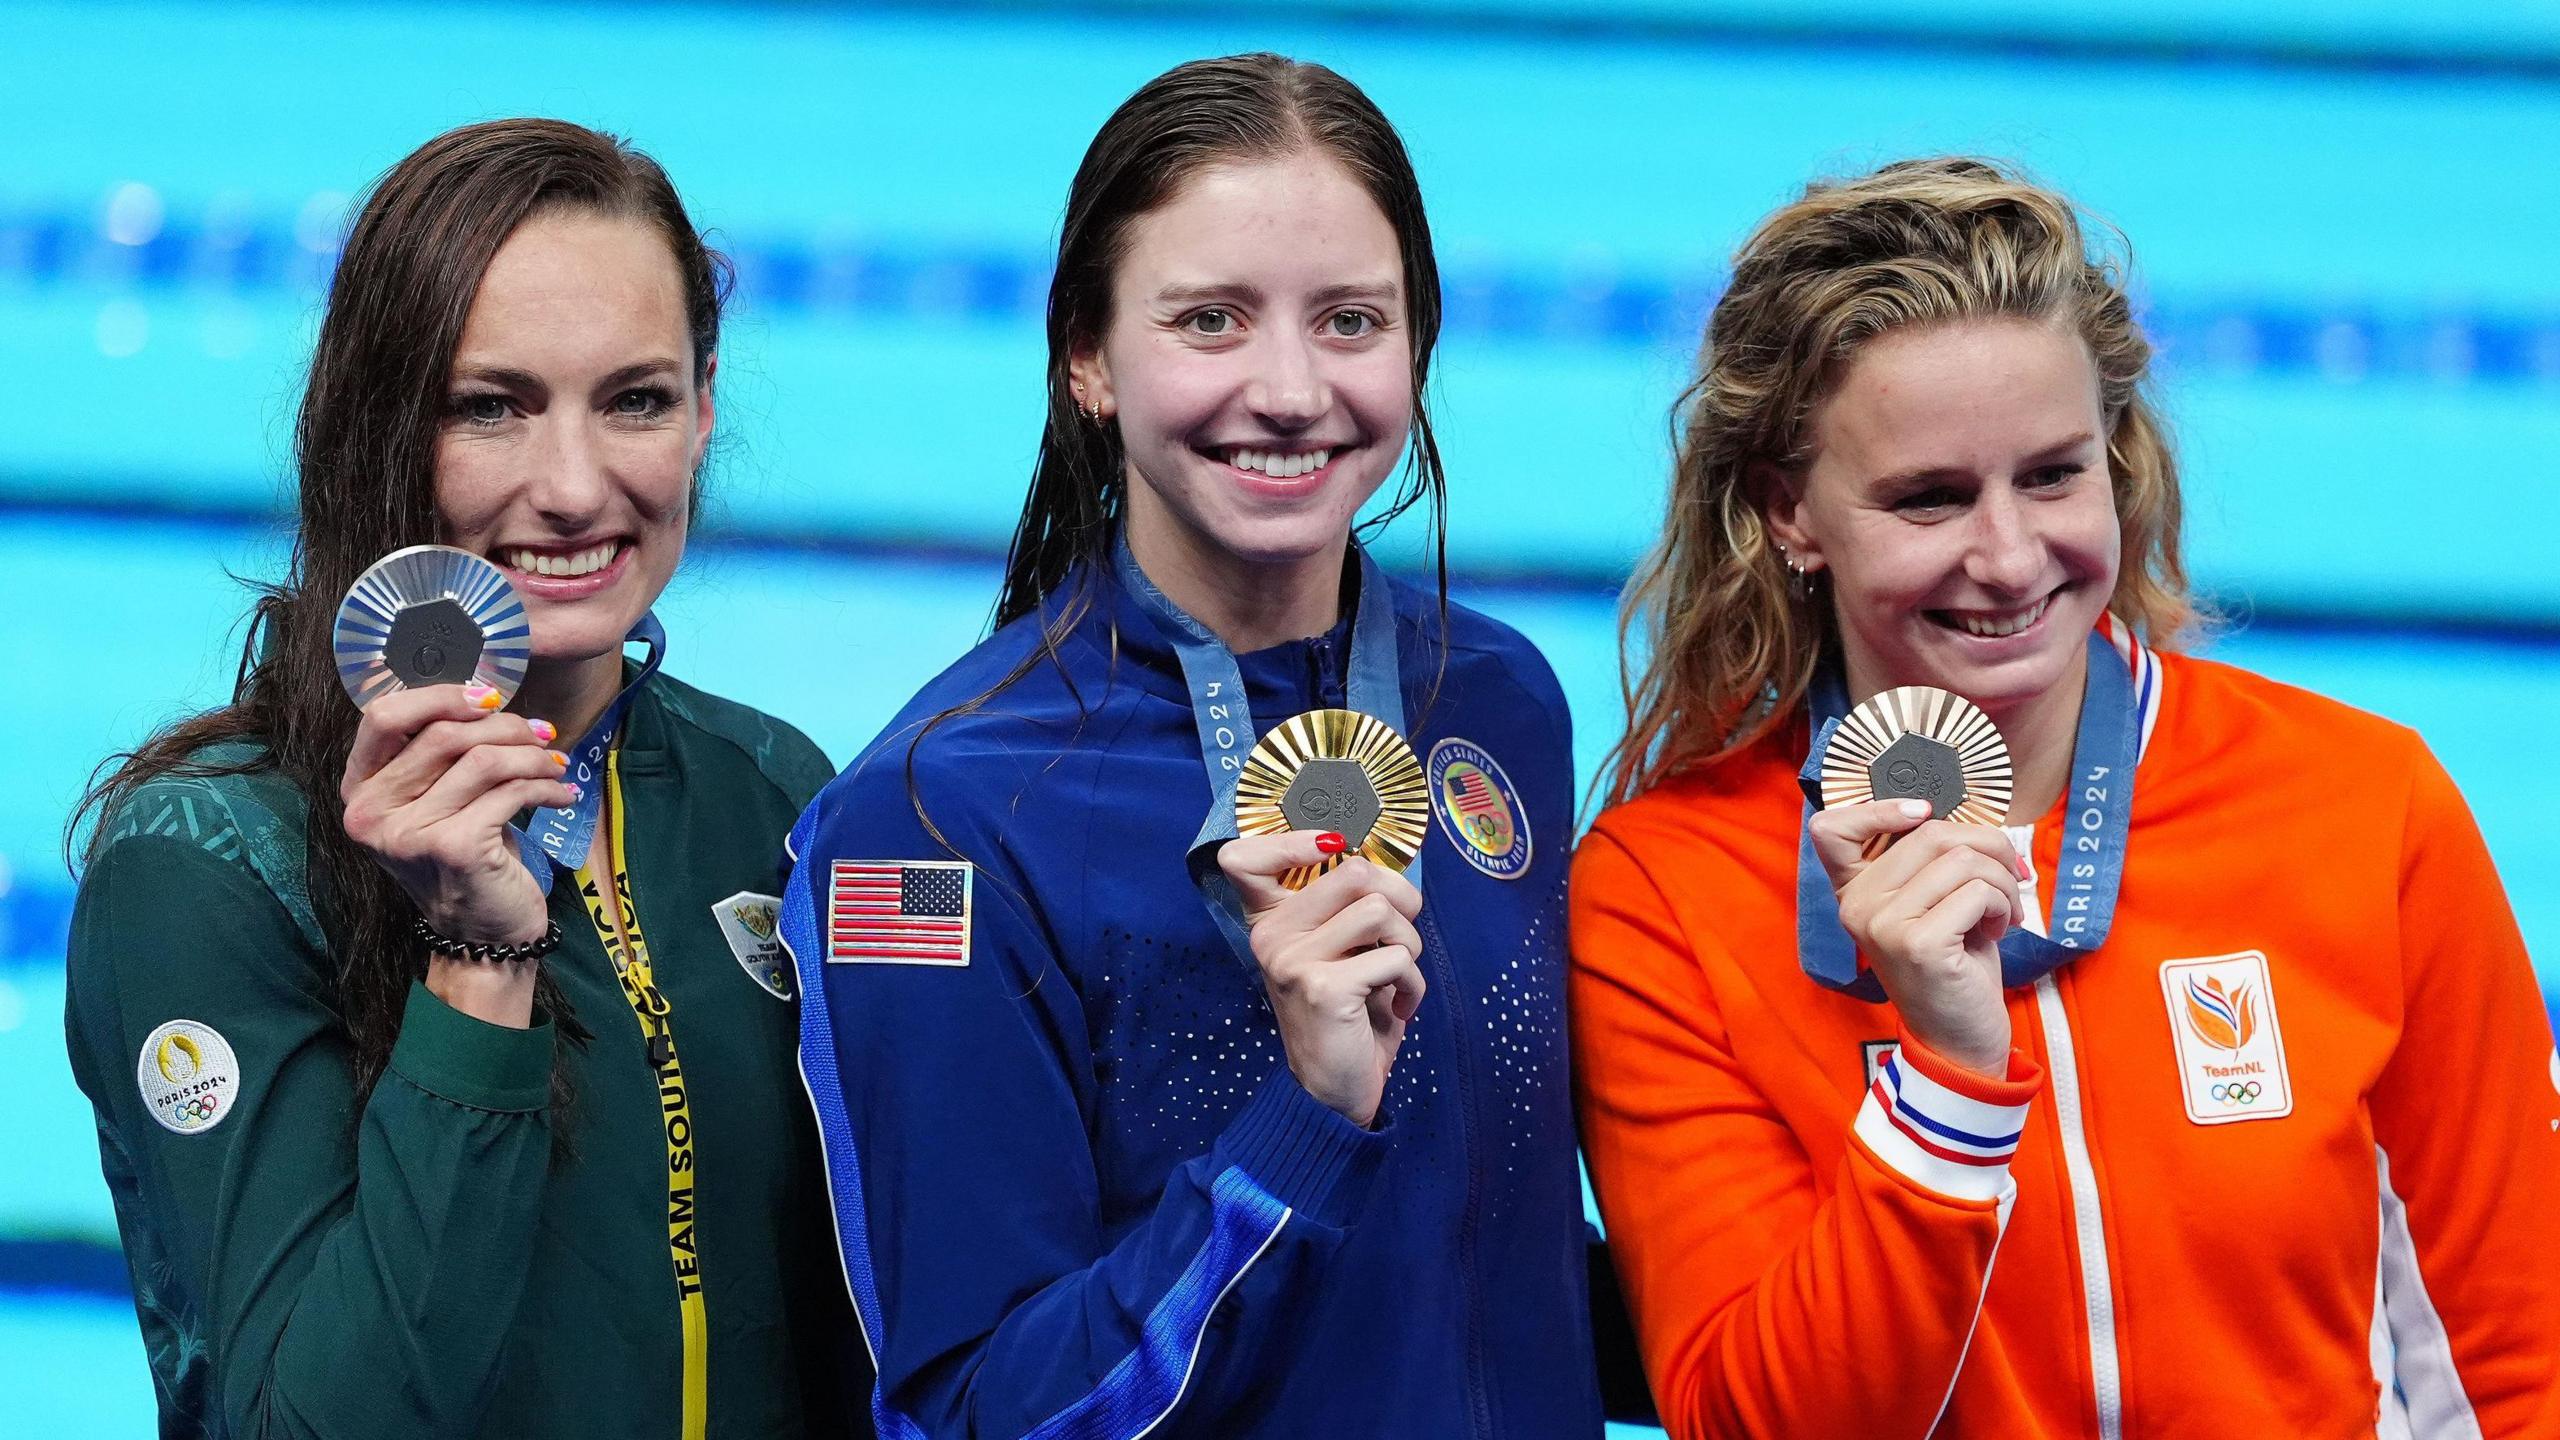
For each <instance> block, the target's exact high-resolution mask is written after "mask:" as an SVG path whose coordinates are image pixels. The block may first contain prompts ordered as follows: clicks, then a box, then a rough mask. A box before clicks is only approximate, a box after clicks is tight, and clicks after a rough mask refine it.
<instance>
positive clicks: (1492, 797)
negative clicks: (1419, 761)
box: [1422, 736, 1530, 880]
mask: <svg viewBox="0 0 2560 1440" xmlns="http://www.w3.org/2000/svg"><path fill="white" fill-rule="evenodd" d="M1422 768H1423V772H1424V773H1425V774H1427V775H1428V776H1429V777H1430V779H1431V808H1432V811H1433V812H1434V813H1436V814H1437V815H1439V817H1440V829H1441V831H1442V832H1443V833H1444V834H1446V835H1447V836H1448V837H1449V843H1450V845H1451V846H1453V847H1454V848H1455V849H1456V850H1457V852H1458V854H1459V856H1460V857H1462V858H1463V859H1465V861H1466V862H1467V863H1468V864H1470V865H1473V866H1474V867H1476V868H1477V869H1479V870H1481V871H1483V872H1484V873H1486V874H1487V875H1490V876H1492V877H1493V878H1495V879H1496V880H1517V879H1519V878H1520V877H1521V876H1522V875H1523V874H1525V873H1526V872H1527V871H1528V869H1529V857H1530V848H1529V812H1528V807H1526V806H1524V805H1522V804H1521V803H1520V792H1519V791H1518V790H1515V789H1513V788H1512V786H1511V777H1510V776H1508V775H1505V774H1503V773H1502V767H1501V766H1500V765H1497V764H1495V763H1494V760H1493V757H1492V756H1491V755H1488V754H1486V753H1485V752H1484V748H1483V747H1482V746H1479V745H1477V744H1475V743H1474V742H1473V741H1469V740H1460V739H1457V738H1456V737H1454V736H1453V737H1451V738H1449V739H1446V740H1443V741H1441V742H1440V743H1439V744H1437V745H1434V746H1432V747H1431V759H1430V761H1429V762H1428V763H1426V764H1425V765H1424V766H1423V767H1422Z"/></svg>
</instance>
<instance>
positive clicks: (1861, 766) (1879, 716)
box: [1822, 685, 2011, 825]
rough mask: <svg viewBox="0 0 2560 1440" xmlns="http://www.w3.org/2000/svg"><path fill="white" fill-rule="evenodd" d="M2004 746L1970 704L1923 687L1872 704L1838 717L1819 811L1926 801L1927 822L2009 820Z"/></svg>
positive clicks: (1826, 752) (1827, 748)
mask: <svg viewBox="0 0 2560 1440" xmlns="http://www.w3.org/2000/svg"><path fill="white" fill-rule="evenodd" d="M2010 783H2011V781H2010V772H2009V742H2007V741H2006V740H2003V739H2002V738H2001V737H2000V730H1999V727H1998V726H1996V725H1993V724H1992V723H1991V717H1990V716H1988V715H1985V714H1983V713H1982V711H1981V710H1980V709H1978V708H1976V707H1975V705H1974V704H1973V702H1972V701H1970V700H1967V699H1965V698H1964V697H1962V696H1960V695H1951V694H1949V693H1947V692H1946V691H1944V690H1938V689H1933V688H1931V687H1929V686H1926V685H1905V686H1903V687H1901V688H1900V689H1895V690H1887V691H1884V692H1882V693H1881V694H1878V695H1876V696H1874V697H1872V698H1870V699H1869V700H1868V701H1867V702H1866V703H1865V704H1863V705H1860V706H1858V707H1857V708H1856V709H1854V710H1851V711H1850V712H1849V713H1848V714H1846V715H1844V716H1842V717H1841V718H1840V724H1839V726H1838V728H1836V729H1834V730H1833V731H1832V732H1831V739H1830V741H1829V743H1827V744H1826V745H1824V746H1823V750H1822V805H1823V808H1824V809H1826V810H1827V809H1830V808H1831V807H1833V806H1835V805H1859V804H1863V803H1865V802H1867V801H1869V800H1926V801H1928V802H1929V811H1930V815H1931V818H1933V819H1938V820H1953V821H1956V822H1958V823H1960V824H1966V825H1999V824H2003V823H2005V822H2006V821H2007V820H2008V818H2009V789H2010Z"/></svg>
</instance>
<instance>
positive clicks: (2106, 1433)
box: [2009, 827, 2124, 1440]
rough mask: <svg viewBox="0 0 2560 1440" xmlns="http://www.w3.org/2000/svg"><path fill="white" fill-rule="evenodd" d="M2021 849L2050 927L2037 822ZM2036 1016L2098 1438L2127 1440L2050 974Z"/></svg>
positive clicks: (2076, 1091)
mask: <svg viewBox="0 0 2560 1440" xmlns="http://www.w3.org/2000/svg"><path fill="white" fill-rule="evenodd" d="M2009 838H2010V839H2011V840H2012V841H2013V842H2015V843H2016V844H2017V846H2018V853H2020V854H2022V855H2025V856H2027V857H2029V860H2028V866H2029V870H2030V872H2031V873H2030V874H2029V875H2028V876H2027V884H2026V891H2027V893H2026V895H2025V896H2023V897H2022V898H2024V899H2025V900H2026V902H2027V911H2028V917H2029V919H2030V920H2031V921H2032V922H2033V923H2032V926H2031V928H2033V929H2034V930H2035V932H2036V933H2037V934H2039V935H2041V934H2043V933H2044V928H2045V927H2044V901H2043V897H2041V896H2039V895H2037V894H2036V893H2035V888H2036V881H2037V879H2038V878H2039V877H2038V876H2036V875H2035V874H2033V873H2032V871H2033V868H2034V859H2033V857H2034V855H2035V853H2036V852H2035V831H2034V829H2033V827H2016V828H2011V829H2010V830H2009ZM2036 1020H2037V1023H2038V1025H2039V1027H2040V1028H2041V1029H2042V1030H2043V1031H2044V1051H2045V1069H2046V1071H2047V1072H2048V1075H2049V1078H2050V1082H2051V1084H2052V1086H2053V1117H2054V1129H2055V1132H2056V1133H2057V1134H2058V1135H2059V1136H2060V1137H2061V1140H2062V1173H2063V1177H2064V1179H2065V1181H2066V1182H2067V1183H2068V1184H2069V1185H2070V1187H2071V1228H2072V1239H2073V1240H2074V1241H2075V1242H2076V1244H2077V1246H2078V1249H2079V1259H2080V1291H2081V1294H2082V1295H2084V1296H2085V1297H2086V1301H2085V1304H2084V1306H2083V1313H2082V1315H2081V1320H2082V1323H2083V1324H2084V1325H2086V1327H2087V1328H2088V1333H2089V1382H2090V1386H2091V1388H2092V1389H2093V1390H2094V1391H2095V1392H2096V1400H2097V1412H2098V1413H2097V1419H2098V1440H2123V1437H2124V1366H2123V1361H2122V1359H2121V1358H2120V1357H2119V1355H2118V1354H2117V1351H2116V1292H2115V1278H2114V1277H2115V1271H2114V1267H2113V1266H2112V1265H2111V1264H2110V1263H2109V1262H2108V1259H2107V1225H2106V1217H2105V1215H2104V1213H2103V1212H2102V1211H2101V1210H2100V1209H2099V1205H2098V1171H2097V1167H2096V1166H2095V1165H2093V1164H2091V1163H2090V1160H2089V1116H2088V1112H2087V1111H2086V1110H2085V1109H2084V1108H2082V1106H2081V1103H2080V1058H2079V1046H2078V1045H2077V1043H2076V1042H2075V1041H2074V1040H2073V1038H2072V1034H2071V1017H2070V1015H2069V1014H2067V1013H2066V1012H2065V1011H2064V1010H2063V1008H2062V988H2061V986H2060V985H2059V984H2058V983H2057V982H2056V979H2055V977H2054V975H2053V974H2052V973H2051V972H2048V973H2046V974H2044V975H2040V976H2038V977H2037V978H2036Z"/></svg>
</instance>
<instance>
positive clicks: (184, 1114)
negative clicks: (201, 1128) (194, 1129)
mask: <svg viewBox="0 0 2560 1440" xmlns="http://www.w3.org/2000/svg"><path fill="white" fill-rule="evenodd" d="M221 1108H222V1100H221V1097H220V1096H216V1095H195V1096H190V1097H189V1098H188V1100H187V1102H186V1103H185V1104H183V1105H180V1106H179V1107H178V1110H177V1118H178V1123H179V1124H181V1125H200V1124H203V1123H204V1122H205V1121H208V1120H211V1119H212V1118H213V1112H214V1111H216V1110H219V1109H221Z"/></svg>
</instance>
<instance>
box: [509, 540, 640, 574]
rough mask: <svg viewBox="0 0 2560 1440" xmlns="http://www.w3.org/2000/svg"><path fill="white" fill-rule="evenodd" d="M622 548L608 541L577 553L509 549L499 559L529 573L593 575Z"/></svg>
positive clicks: (513, 567) (611, 560)
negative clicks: (555, 553)
mask: <svg viewBox="0 0 2560 1440" xmlns="http://www.w3.org/2000/svg"><path fill="white" fill-rule="evenodd" d="M619 548H620V547H619V546H618V545H617V544H616V542H614V541H611V540H607V541H605V542H604V543H602V544H600V545H594V546H590V547H589V548H587V549H584V550H581V551H578V552H577V553H576V554H574V555H546V554H543V553H542V552H540V551H538V550H509V551H507V552H506V553H505V554H504V555H503V556H501V557H500V558H501V559H503V560H505V561H506V563H507V565H508V566H509V567H510V568H512V569H516V570H521V571H523V572H524V573H525V574H527V575H558V576H563V577H568V576H576V575H592V574H594V573H595V572H597V571H598V570H601V569H603V568H604V567H606V566H607V565H610V564H612V563H613V557H614V553H615V551H616V550H618V549H619Z"/></svg>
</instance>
